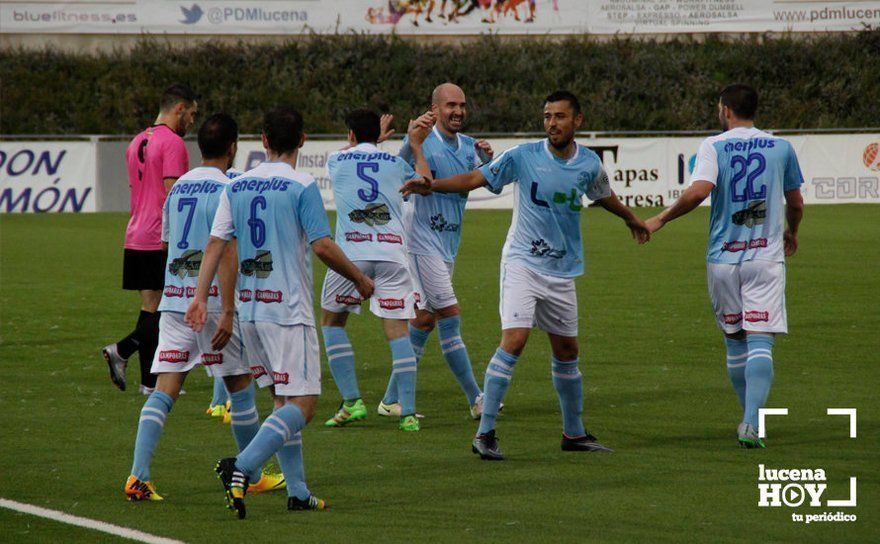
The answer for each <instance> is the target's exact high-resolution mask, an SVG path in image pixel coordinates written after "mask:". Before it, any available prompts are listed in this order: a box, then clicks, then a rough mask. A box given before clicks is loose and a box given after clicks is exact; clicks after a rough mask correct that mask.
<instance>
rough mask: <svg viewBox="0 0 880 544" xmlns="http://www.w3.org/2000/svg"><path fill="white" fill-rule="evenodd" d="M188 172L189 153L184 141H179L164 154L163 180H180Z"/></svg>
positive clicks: (167, 148)
mask: <svg viewBox="0 0 880 544" xmlns="http://www.w3.org/2000/svg"><path fill="white" fill-rule="evenodd" d="M188 170H189V152H188V151H187V150H186V144H185V143H183V140H177V141H175V142H173V143H172V144H171V145H169V146H168V147H166V148H165V152H164V153H163V154H162V178H179V177H180V176H182V175H184V174H185V173H186V172H187V171H188Z"/></svg>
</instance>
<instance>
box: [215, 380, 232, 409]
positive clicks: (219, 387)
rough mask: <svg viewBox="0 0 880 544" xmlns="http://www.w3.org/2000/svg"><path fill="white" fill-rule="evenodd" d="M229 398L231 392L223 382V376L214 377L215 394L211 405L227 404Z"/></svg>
mask: <svg viewBox="0 0 880 544" xmlns="http://www.w3.org/2000/svg"><path fill="white" fill-rule="evenodd" d="M227 400H229V394H228V392H227V391H226V384H225V383H223V378H214V396H213V397H211V406H219V405H221V404H226V401H227Z"/></svg>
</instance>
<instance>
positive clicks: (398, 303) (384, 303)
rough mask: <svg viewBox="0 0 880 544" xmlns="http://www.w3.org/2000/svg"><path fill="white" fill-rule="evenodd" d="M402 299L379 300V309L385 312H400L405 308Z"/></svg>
mask: <svg viewBox="0 0 880 544" xmlns="http://www.w3.org/2000/svg"><path fill="white" fill-rule="evenodd" d="M405 306H406V305H405V303H404V301H403V299H402V298H380V299H379V307H380V308H384V309H386V310H402V309H403V308H404V307H405Z"/></svg>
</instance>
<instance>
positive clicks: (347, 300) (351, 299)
mask: <svg viewBox="0 0 880 544" xmlns="http://www.w3.org/2000/svg"><path fill="white" fill-rule="evenodd" d="M361 302H363V300H361V298H360V297H355V296H351V295H336V303H337V304H348V305H350V306H357V305H359V304H360V303H361Z"/></svg>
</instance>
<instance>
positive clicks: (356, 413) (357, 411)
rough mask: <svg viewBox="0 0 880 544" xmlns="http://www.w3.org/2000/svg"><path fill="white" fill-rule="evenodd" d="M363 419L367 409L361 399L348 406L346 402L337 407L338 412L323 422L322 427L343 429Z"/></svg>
mask: <svg viewBox="0 0 880 544" xmlns="http://www.w3.org/2000/svg"><path fill="white" fill-rule="evenodd" d="M365 417H367V407H366V405H365V404H364V401H363V399H357V400H356V401H354V402H353V403H351V404H350V405H349V404H348V402H347V401H346V402H343V403H342V404H341V405H340V406H339V411H338V412H336V415H334V416H333V417H331V418H330V419H328V420H327V421H325V422H324V426H326V427H344V426H346V425H348V424H349V423H354V422H355V421H358V420H361V419H364V418H365Z"/></svg>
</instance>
